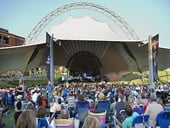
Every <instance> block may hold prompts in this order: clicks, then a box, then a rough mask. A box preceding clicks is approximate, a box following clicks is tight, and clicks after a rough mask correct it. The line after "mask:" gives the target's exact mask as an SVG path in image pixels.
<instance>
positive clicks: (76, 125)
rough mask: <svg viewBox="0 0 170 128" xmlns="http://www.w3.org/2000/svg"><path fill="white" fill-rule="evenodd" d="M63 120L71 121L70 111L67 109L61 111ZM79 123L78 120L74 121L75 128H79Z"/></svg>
mask: <svg viewBox="0 0 170 128" xmlns="http://www.w3.org/2000/svg"><path fill="white" fill-rule="evenodd" d="M61 119H69V111H68V110H67V109H63V110H62V111H61ZM79 123H80V122H79V120H78V119H74V128H79Z"/></svg>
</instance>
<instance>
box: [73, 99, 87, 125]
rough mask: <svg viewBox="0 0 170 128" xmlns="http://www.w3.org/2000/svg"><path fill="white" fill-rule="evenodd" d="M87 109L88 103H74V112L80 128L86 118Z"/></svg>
mask: <svg viewBox="0 0 170 128" xmlns="http://www.w3.org/2000/svg"><path fill="white" fill-rule="evenodd" d="M88 108H89V102H88V101H78V102H77V103H76V112H77V116H78V117H77V118H78V120H79V121H80V127H81V126H82V125H83V123H84V121H85V119H86V117H87V116H88Z"/></svg>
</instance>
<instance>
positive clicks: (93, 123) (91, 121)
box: [82, 116, 100, 128]
mask: <svg viewBox="0 0 170 128" xmlns="http://www.w3.org/2000/svg"><path fill="white" fill-rule="evenodd" d="M82 128H100V122H99V120H98V119H97V118H96V117H94V116H88V117H87V118H86V120H85V122H84V124H83V127H82Z"/></svg>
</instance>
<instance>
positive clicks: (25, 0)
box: [0, 0, 170, 48]
mask: <svg viewBox="0 0 170 128" xmlns="http://www.w3.org/2000/svg"><path fill="white" fill-rule="evenodd" d="M72 2H92V3H95V4H100V5H102V6H104V7H106V8H108V9H110V10H112V11H114V12H115V13H117V14H118V15H119V16H121V17H122V18H123V19H124V20H125V21H126V22H127V23H128V24H129V25H130V26H131V27H132V28H133V30H134V31H135V32H136V33H137V35H138V36H139V38H140V39H141V40H145V39H147V38H148V36H149V35H155V34H157V33H159V35H160V47H165V48H170V42H169V37H170V32H169V31H170V13H169V12H170V0H86V1H84V0H79V1H78V0H1V1H0V17H1V18H0V19H1V20H0V27H1V28H5V29H8V30H9V32H11V33H14V34H17V35H20V36H23V37H25V38H26V37H27V36H28V34H29V33H30V32H31V31H32V29H33V28H34V27H35V26H36V25H37V23H38V22H39V21H40V20H41V19H42V18H43V17H44V16H46V15H47V14H49V13H50V12H51V11H53V10H55V9H57V8H59V7H62V6H63V5H65V4H68V3H72ZM78 11H79V10H76V11H74V12H67V13H66V14H65V15H63V17H67V16H69V15H72V14H71V13H75V12H77V13H76V14H73V15H79V14H78ZM89 13H91V11H90V12H89ZM92 13H93V12H92ZM100 18H101V19H103V20H107V19H106V18H104V16H101V17H100ZM61 21H62V16H59V17H56V18H55V19H54V21H53V23H54V22H61ZM106 22H107V21H106ZM50 25H52V23H51V24H50V23H49V27H47V28H46V29H49V28H50ZM46 31H47V30H46Z"/></svg>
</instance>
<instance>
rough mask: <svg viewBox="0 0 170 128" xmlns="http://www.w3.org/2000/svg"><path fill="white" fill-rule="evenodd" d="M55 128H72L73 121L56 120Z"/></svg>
mask: <svg viewBox="0 0 170 128" xmlns="http://www.w3.org/2000/svg"><path fill="white" fill-rule="evenodd" d="M55 126H56V128H74V121H73V120H72V119H56V120H55Z"/></svg>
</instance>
